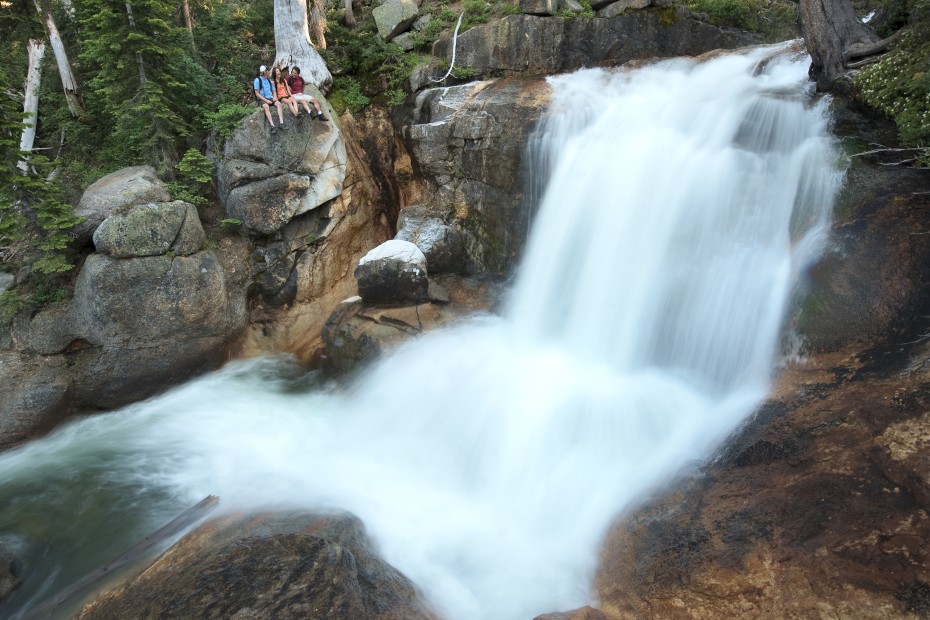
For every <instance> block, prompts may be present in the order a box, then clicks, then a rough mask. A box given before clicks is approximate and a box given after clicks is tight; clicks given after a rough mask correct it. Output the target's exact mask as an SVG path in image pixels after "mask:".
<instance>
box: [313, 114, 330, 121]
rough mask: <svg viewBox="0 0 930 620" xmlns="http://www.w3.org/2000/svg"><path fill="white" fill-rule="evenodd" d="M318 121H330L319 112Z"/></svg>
mask: <svg viewBox="0 0 930 620" xmlns="http://www.w3.org/2000/svg"><path fill="white" fill-rule="evenodd" d="M316 120H318V121H328V120H329V119H328V118H326V117H325V116H323V113H322V112H318V113H317V115H316Z"/></svg>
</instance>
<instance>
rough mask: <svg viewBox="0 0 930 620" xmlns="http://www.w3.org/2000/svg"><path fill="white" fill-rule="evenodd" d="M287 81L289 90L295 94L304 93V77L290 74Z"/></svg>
mask: <svg viewBox="0 0 930 620" xmlns="http://www.w3.org/2000/svg"><path fill="white" fill-rule="evenodd" d="M287 83H288V85H289V86H290V87H291V92H292V93H294V94H295V95H302V94H304V79H303V78H302V77H300V76H299V75H291V76H289V77H288V78H287Z"/></svg>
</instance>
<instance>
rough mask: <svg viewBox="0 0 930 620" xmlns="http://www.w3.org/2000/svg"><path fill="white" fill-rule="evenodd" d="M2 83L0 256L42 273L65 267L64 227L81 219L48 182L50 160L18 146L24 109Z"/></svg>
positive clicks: (58, 188) (66, 243)
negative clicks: (25, 151)
mask: <svg viewBox="0 0 930 620" xmlns="http://www.w3.org/2000/svg"><path fill="white" fill-rule="evenodd" d="M4 86H5V85H3V84H2V83H0V254H2V256H3V259H4V261H5V262H16V263H25V264H31V265H32V267H33V269H34V270H36V271H39V272H44V273H55V272H61V271H68V270H69V269H71V268H72V267H73V265H72V264H71V262H70V260H69V259H68V258H67V256H66V250H67V248H68V242H69V237H68V234H67V230H68V229H69V228H71V227H72V226H74V225H75V224H77V223H78V222H80V221H81V220H80V218H78V217H75V216H74V213H73V211H72V209H71V206H70V205H68V204H66V203H65V201H64V198H63V196H62V192H61V188H60V187H59V186H58V184H57V183H56V182H54V181H50V180H47V177H48V176H49V174H50V167H49V164H48V160H47V159H45V158H44V157H42V156H40V155H34V154H29V153H24V152H22V151H20V150H19V137H20V133H21V132H22V128H23V125H22V121H23V113H22V112H21V111H20V109H19V104H18V102H17V101H15V100H14V99H13V98H12V97H10V96H9V94H8V93H9V89H7V88H5V87H4Z"/></svg>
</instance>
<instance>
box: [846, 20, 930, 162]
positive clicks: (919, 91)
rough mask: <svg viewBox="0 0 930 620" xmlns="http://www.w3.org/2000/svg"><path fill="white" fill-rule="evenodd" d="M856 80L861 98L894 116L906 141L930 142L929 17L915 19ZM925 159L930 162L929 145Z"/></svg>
mask: <svg viewBox="0 0 930 620" xmlns="http://www.w3.org/2000/svg"><path fill="white" fill-rule="evenodd" d="M853 84H854V86H855V87H856V92H857V96H858V97H859V98H860V99H862V100H863V101H864V102H866V103H867V104H869V105H871V106H873V107H875V108H877V109H878V110H881V111H882V112H884V113H885V114H887V115H888V116H889V117H890V118H891V119H893V120H894V122H895V124H896V125H897V127H898V135H899V137H900V139H901V141H902V142H903V143H904V144H905V145H908V146H919V147H928V146H930V17H928V18H924V19H922V20H920V21H918V22H916V23H915V24H914V26H913V27H912V28H910V29H909V31H907V32H906V33H904V34H903V35H902V36H901V37H900V38H899V39H898V42H897V43H896V44H895V46H894V49H892V50H891V51H890V52H888V53H887V54H885V55H884V56H883V57H882V58H881V60H880V61H879V62H877V63H875V64H872V65H869V66H867V67H866V68H865V69H863V70H862V71H861V72H860V73H859V74H858V75H856V76H855V78H854V79H853ZM922 163H923V165H930V153H928V152H927V150H926V149H924V151H923V161H922Z"/></svg>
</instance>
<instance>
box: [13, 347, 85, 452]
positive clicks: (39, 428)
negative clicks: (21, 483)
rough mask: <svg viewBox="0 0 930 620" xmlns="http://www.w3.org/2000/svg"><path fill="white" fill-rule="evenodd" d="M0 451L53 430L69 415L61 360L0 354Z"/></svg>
mask: <svg viewBox="0 0 930 620" xmlns="http://www.w3.org/2000/svg"><path fill="white" fill-rule="evenodd" d="M0 377H2V382H3V383H2V385H3V389H2V390H0V450H3V449H5V448H9V447H11V446H14V445H16V444H17V443H19V442H20V441H22V440H23V439H25V438H27V437H30V436H32V435H35V434H39V433H43V432H46V431H49V430H51V429H52V428H54V427H55V426H56V425H57V424H58V423H59V422H61V420H62V419H63V418H64V417H65V415H66V414H67V413H69V412H70V411H69V409H70V403H68V401H67V395H68V389H69V387H70V385H71V379H70V376H69V373H68V368H67V361H66V360H65V359H64V358H63V357H51V358H49V357H45V356H39V355H35V354H30V353H25V352H19V351H0Z"/></svg>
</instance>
